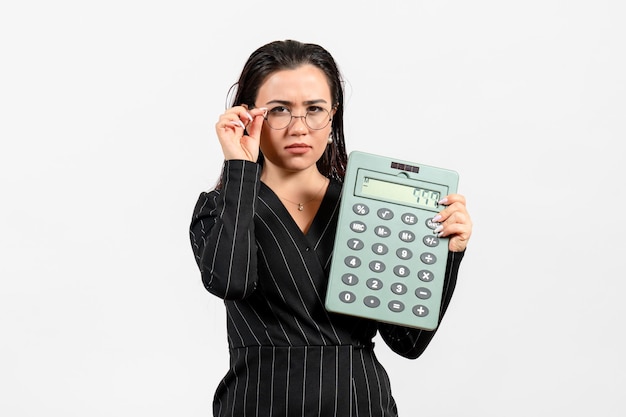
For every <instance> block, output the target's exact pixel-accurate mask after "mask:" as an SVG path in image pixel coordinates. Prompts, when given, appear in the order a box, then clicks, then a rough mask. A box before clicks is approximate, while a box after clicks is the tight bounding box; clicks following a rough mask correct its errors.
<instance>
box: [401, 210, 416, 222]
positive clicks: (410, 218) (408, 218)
mask: <svg viewBox="0 0 626 417" xmlns="http://www.w3.org/2000/svg"><path fill="white" fill-rule="evenodd" d="M402 222H403V223H404V224H408V225H412V224H416V223H417V216H416V215H415V214H412V213H404V214H403V215H402Z"/></svg>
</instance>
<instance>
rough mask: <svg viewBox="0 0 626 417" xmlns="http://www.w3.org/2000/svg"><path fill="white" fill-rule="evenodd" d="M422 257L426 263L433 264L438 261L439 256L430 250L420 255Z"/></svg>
mask: <svg viewBox="0 0 626 417" xmlns="http://www.w3.org/2000/svg"><path fill="white" fill-rule="evenodd" d="M420 259H421V260H422V262H424V263H425V264H426V265H432V264H434V263H435V262H437V257H436V256H435V255H433V254H432V253H430V252H424V253H422V254H421V255H420Z"/></svg>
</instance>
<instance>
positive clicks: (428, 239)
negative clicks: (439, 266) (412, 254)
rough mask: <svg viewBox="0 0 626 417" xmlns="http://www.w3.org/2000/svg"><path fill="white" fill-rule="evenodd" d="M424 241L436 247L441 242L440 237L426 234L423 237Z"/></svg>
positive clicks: (425, 243) (427, 244)
mask: <svg viewBox="0 0 626 417" xmlns="http://www.w3.org/2000/svg"><path fill="white" fill-rule="evenodd" d="M422 242H424V245H426V246H429V247H431V248H434V247H435V246H437V245H438V244H439V238H438V237H437V236H431V235H426V236H424V238H423V239H422Z"/></svg>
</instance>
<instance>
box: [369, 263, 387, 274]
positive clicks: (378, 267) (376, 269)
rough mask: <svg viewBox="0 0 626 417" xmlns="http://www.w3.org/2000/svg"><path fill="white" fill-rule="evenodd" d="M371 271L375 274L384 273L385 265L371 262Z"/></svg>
mask: <svg viewBox="0 0 626 417" xmlns="http://www.w3.org/2000/svg"><path fill="white" fill-rule="evenodd" d="M370 269H371V270H372V271H374V272H383V271H384V270H385V264H384V263H382V262H380V261H372V262H370Z"/></svg>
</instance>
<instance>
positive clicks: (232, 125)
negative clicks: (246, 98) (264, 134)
mask: <svg viewBox="0 0 626 417" xmlns="http://www.w3.org/2000/svg"><path fill="white" fill-rule="evenodd" d="M266 111H267V109H265V108H258V109H252V110H248V109H247V108H246V107H245V106H235V107H231V108H230V109H228V110H227V111H226V112H225V113H224V114H222V115H221V116H220V118H219V120H218V122H217V124H216V125H215V131H216V132H217V138H218V139H219V141H220V145H222V152H223V153H224V159H226V160H229V159H243V160H246V161H251V162H256V161H257V159H258V158H259V145H260V139H261V128H262V127H263V116H264V115H265V112H266ZM244 131H245V132H246V133H248V134H247V135H244Z"/></svg>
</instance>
